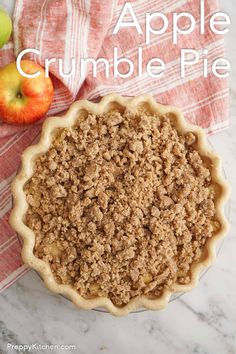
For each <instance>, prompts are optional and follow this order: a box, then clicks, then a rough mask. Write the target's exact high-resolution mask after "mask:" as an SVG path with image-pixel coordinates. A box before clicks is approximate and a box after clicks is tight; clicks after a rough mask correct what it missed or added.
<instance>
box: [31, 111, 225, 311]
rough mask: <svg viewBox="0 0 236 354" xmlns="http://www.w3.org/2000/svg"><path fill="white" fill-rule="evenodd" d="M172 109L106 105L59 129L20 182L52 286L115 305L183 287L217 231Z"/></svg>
mask: <svg viewBox="0 0 236 354" xmlns="http://www.w3.org/2000/svg"><path fill="white" fill-rule="evenodd" d="M196 140H197V138H196V136H195V135H194V134H193V133H191V132H189V133H187V134H186V135H185V136H181V135H180V134H179V133H178V132H177V130H176V128H175V127H174V125H173V123H172V119H171V116H169V115H168V114H166V115H163V116H158V115H152V114H150V113H146V112H141V111H139V112H131V111H128V110H126V111H125V112H123V113H119V112H118V111H113V112H111V113H106V114H104V115H100V116H99V115H93V114H89V115H88V116H87V117H85V118H83V119H82V120H80V122H78V125H77V126H75V127H72V128H67V129H64V128H63V129H58V131H57V135H56V137H55V139H54V141H53V144H52V147H51V148H50V150H49V151H48V152H47V153H45V154H43V155H41V156H40V157H39V158H37V160H36V162H35V173H34V175H33V177H32V178H31V180H30V181H29V182H28V183H27V185H26V186H25V192H26V195H27V201H28V204H29V208H28V211H27V213H26V215H25V223H26V225H27V226H28V227H30V228H31V229H32V230H33V231H34V232H35V235H36V244H35V249H34V253H35V255H36V256H37V257H38V258H40V259H42V260H44V261H46V262H48V263H49V264H50V266H51V269H52V272H53V275H54V277H55V279H56V281H57V282H58V283H61V284H70V285H72V286H73V287H74V288H75V289H77V291H78V292H79V293H80V294H81V295H82V296H83V297H84V298H92V297H94V296H106V297H109V298H110V299H111V301H112V302H113V303H114V304H115V305H117V306H122V305H124V304H127V303H128V302H129V301H130V299H132V298H134V297H136V296H139V295H142V294H146V295H150V297H159V296H160V295H161V294H162V293H163V291H164V290H165V289H171V287H172V286H173V284H174V283H176V282H177V283H180V284H188V283H189V282H190V280H191V265H192V264H193V263H194V262H197V261H199V259H200V257H201V255H202V250H203V248H204V245H205V243H206V241H207V239H208V238H210V237H212V236H213V235H214V233H215V232H216V231H217V230H218V229H219V228H220V224H219V222H218V221H217V220H216V217H215V203H214V199H215V194H216V191H215V187H214V184H213V183H212V180H211V173H210V166H207V164H206V162H204V160H203V158H202V157H201V156H200V154H199V153H198V152H197V150H196V149H197V148H196V144H195V143H196Z"/></svg>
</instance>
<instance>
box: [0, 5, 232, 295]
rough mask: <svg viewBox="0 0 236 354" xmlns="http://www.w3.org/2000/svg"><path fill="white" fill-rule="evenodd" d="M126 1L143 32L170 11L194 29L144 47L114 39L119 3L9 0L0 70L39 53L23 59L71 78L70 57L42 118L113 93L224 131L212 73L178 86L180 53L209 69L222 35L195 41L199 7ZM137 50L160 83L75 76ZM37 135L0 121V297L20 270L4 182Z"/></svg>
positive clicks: (123, 33) (134, 40)
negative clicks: (189, 52) (186, 51)
mask: <svg viewBox="0 0 236 354" xmlns="http://www.w3.org/2000/svg"><path fill="white" fill-rule="evenodd" d="M130 2H131V4H132V6H133V9H134V12H135V14H136V16H137V18H138V20H139V23H140V25H141V27H142V29H143V30H144V27H145V14H146V13H147V12H156V11H161V12H163V13H164V14H166V15H167V16H168V19H169V21H170V23H171V17H172V13H173V12H190V13H191V14H193V16H194V17H195V18H196V26H197V28H196V30H195V31H194V33H192V34H191V35H189V36H181V41H179V43H178V45H173V43H172V33H171V24H170V26H169V29H168V31H167V32H166V33H165V34H163V35H159V36H153V37H152V39H151V43H150V44H149V45H146V44H145V36H142V35H139V34H137V32H136V30H135V29H129V30H126V29H122V30H120V31H119V33H118V34H116V35H114V34H113V29H114V26H115V24H116V22H117V20H118V18H119V15H120V13H121V10H122V7H123V5H124V3H125V0H109V1H108V0H43V1H42V0H34V1H32V0H16V4H15V10H14V15H13V17H14V38H13V40H12V41H10V42H9V43H8V44H7V45H6V46H5V47H4V48H3V49H1V50H0V66H3V65H5V64H7V63H9V62H11V61H13V60H14V57H15V56H16V55H17V54H18V53H19V52H21V51H22V50H23V49H25V48H36V49H38V50H39V51H40V55H39V56H37V57H34V56H29V57H28V58H30V59H33V60H36V61H38V62H39V63H40V64H41V65H44V60H45V59H46V58H57V59H59V58H62V59H63V62H64V65H65V72H69V71H70V68H71V59H72V58H75V59H76V77H74V78H73V77H66V78H61V77H60V75H59V72H58V65H57V63H53V64H52V65H51V71H50V72H51V74H52V78H53V82H54V87H55V97H54V102H53V104H52V106H51V109H50V111H49V115H54V114H57V113H59V112H62V111H64V110H65V109H67V108H68V106H69V105H70V104H71V103H72V102H73V101H74V100H75V99H80V98H88V99H91V100H93V99H97V98H98V97H100V96H104V95H105V94H107V93H109V92H114V91H116V92H119V93H121V94H123V95H128V96H131V95H137V94H140V93H144V92H149V93H151V94H153V96H154V97H155V99H156V100H157V101H158V102H160V103H163V104H173V105H176V106H178V107H179V108H180V109H181V110H182V111H183V112H184V113H185V116H186V118H187V119H188V120H189V121H191V122H192V123H195V124H198V125H200V126H202V127H203V128H204V129H205V130H206V132H207V133H209V134H211V133H215V132H217V131H221V130H223V129H225V128H226V127H227V126H228V85H227V80H226V79H218V78H216V77H215V76H213V74H212V73H211V72H210V74H209V76H208V78H207V79H203V77H202V67H201V65H202V64H201V63H199V64H196V65H195V66H192V67H191V68H189V70H188V72H187V75H186V77H185V78H184V79H181V78H180V69H179V68H180V59H179V54H180V48H196V49H197V50H198V51H199V52H201V51H202V49H203V48H206V49H208V50H209V55H208V59H209V63H211V62H212V61H213V60H214V59H216V58H218V57H222V56H224V45H223V39H222V36H219V35H214V34H213V33H211V32H210V31H209V30H206V33H205V35H204V36H200V35H199V26H200V21H199V5H200V0H197V1H196V0H166V1H163V0H137V1H130ZM217 10H218V4H217V1H216V0H206V1H205V21H206V22H207V21H209V18H210V16H211V15H212V14H214V13H215V12H216V11H217ZM127 20H128V18H127ZM144 32H145V31H144ZM138 46H141V47H142V51H143V63H144V67H145V63H147V62H148V61H149V60H150V59H151V58H153V57H160V58H161V59H162V60H163V61H164V62H165V63H166V71H165V75H164V76H163V77H161V78H158V79H157V78H151V77H149V76H148V75H147V73H146V72H145V70H144V72H143V75H142V76H141V77H137V72H136V71H135V72H134V75H133V76H132V77H131V78H128V79H124V78H114V77H113V76H112V75H110V77H109V78H106V77H105V73H104V66H103V65H102V64H101V65H100V66H99V67H98V71H97V77H96V79H94V78H93V76H92V72H91V71H89V70H88V72H87V75H86V77H85V78H82V77H81V75H80V70H79V63H80V59H81V58H87V57H92V58H95V59H96V58H98V57H103V58H106V59H108V60H109V65H110V69H111V70H112V68H113V65H114V63H113V49H114V47H117V49H118V53H119V56H120V57H123V56H124V57H128V58H129V59H131V60H132V61H134V62H135V61H136V60H137V53H138V51H137V47H138ZM121 68H122V65H121ZM123 69H125V67H124V68H123ZM39 132H40V123H39V124H36V125H33V126H29V127H17V126H9V125H7V124H4V123H1V122H0V254H1V257H0V291H1V290H3V289H5V288H6V287H7V286H9V285H10V284H12V283H13V282H14V281H15V280H16V279H17V278H18V277H19V276H20V275H22V274H23V273H24V272H26V271H27V267H25V266H23V265H22V262H21V258H20V243H19V240H18V238H17V235H16V234H15V232H14V231H13V230H12V229H11V228H10V226H9V224H8V218H9V213H10V209H11V204H12V200H11V192H10V183H11V181H12V179H13V178H14V176H15V174H16V171H17V169H18V167H19V164H20V155H21V152H22V151H23V150H24V149H25V148H26V147H27V146H28V145H30V144H32V143H33V142H34V141H36V140H37V138H38V135H39Z"/></svg>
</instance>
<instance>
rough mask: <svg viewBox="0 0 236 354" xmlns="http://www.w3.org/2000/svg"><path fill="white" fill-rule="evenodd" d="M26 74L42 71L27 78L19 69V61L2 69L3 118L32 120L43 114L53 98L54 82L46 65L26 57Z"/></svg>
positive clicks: (0, 96) (0, 99)
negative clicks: (46, 74) (46, 73)
mask: <svg viewBox="0 0 236 354" xmlns="http://www.w3.org/2000/svg"><path fill="white" fill-rule="evenodd" d="M21 68H22V70H23V71H24V72H25V73H26V74H35V73H36V72H37V71H39V72H40V75H39V76H38V77H36V78H26V77H24V76H22V75H21V74H20V73H19V71H18V70H17V67H16V63H15V62H14V63H11V64H9V65H6V66H5V67H3V68H1V69H0V119H2V120H3V121H4V122H6V123H10V124H29V123H33V122H36V121H37V120H39V119H40V118H42V117H43V116H44V115H45V113H46V112H47V111H48V109H49V107H50V105H51V103H52V99H53V92H54V90H53V84H52V81H51V79H50V78H47V77H45V71H44V69H43V68H42V67H41V66H40V65H38V64H36V63H35V62H33V61H31V60H22V61H21Z"/></svg>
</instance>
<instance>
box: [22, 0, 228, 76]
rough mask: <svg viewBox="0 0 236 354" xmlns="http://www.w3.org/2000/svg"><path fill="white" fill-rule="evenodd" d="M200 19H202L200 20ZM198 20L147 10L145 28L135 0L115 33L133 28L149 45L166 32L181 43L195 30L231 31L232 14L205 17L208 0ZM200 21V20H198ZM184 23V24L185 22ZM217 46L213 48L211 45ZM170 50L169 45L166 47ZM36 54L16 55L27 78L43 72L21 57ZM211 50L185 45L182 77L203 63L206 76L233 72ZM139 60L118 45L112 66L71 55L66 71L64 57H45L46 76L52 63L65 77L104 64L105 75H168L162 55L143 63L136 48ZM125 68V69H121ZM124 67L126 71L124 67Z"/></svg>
mask: <svg viewBox="0 0 236 354" xmlns="http://www.w3.org/2000/svg"><path fill="white" fill-rule="evenodd" d="M199 19H200V20H199ZM199 19H198V20H197V19H195V18H194V16H193V15H192V14H191V13H188V12H180V13H176V12H174V13H173V14H172V16H171V20H170V19H169V18H168V16H167V15H166V14H164V13H162V12H154V13H147V14H146V16H145V30H143V29H142V27H141V25H140V23H139V20H138V18H137V16H136V14H135V11H134V9H133V7H132V3H130V2H127V3H125V5H124V6H123V9H122V11H121V14H120V16H119V18H118V21H117V23H116V25H115V27H114V30H113V34H118V33H119V31H121V30H127V31H128V30H129V29H131V28H132V29H134V30H135V31H137V34H138V35H139V36H145V42H146V45H149V44H150V43H151V40H152V39H153V37H154V36H160V35H163V34H165V33H167V32H170V26H171V33H172V42H173V45H176V46H177V45H178V44H179V41H180V40H181V37H183V36H189V35H190V34H193V33H194V31H198V35H200V36H204V35H205V33H206V31H211V32H212V33H213V34H216V35H218V36H223V35H225V34H226V33H228V32H229V26H230V24H231V21H230V17H229V16H228V15H227V14H226V13H224V12H216V13H214V14H212V16H210V17H209V16H208V18H206V17H205V1H204V0H201V1H200V2H199ZM199 21H200V23H199ZM183 23H184V25H183ZM212 49H214V48H212ZM166 50H167V51H168V48H166ZM29 53H31V54H32V53H33V54H35V55H36V56H40V55H41V53H40V51H39V50H37V49H32V48H30V49H25V50H23V51H22V52H21V53H20V54H19V55H18V57H17V61H16V64H17V69H18V71H19V73H20V74H21V75H22V76H24V77H26V78H35V77H38V76H39V75H41V74H40V72H36V73H34V74H27V73H25V72H24V71H23V69H22V67H21V60H22V59H23V57H24V56H25V55H26V54H29ZM209 56H210V50H209V49H207V48H205V49H201V50H197V49H195V48H182V49H181V50H180V58H179V62H180V76H181V78H184V77H185V76H186V75H187V72H188V69H189V68H191V67H192V66H194V65H200V68H201V70H202V75H203V77H204V78H207V77H208V75H209V73H213V75H214V76H216V77H218V78H225V77H227V76H228V75H229V72H230V68H231V67H230V63H229V61H228V60H227V59H226V58H224V57H219V58H216V59H214V60H213V61H210V59H208V57H209ZM136 57H137V60H136V61H135V62H134V61H132V60H131V59H130V58H127V57H121V56H120V54H119V51H118V48H117V47H114V51H113V65H112V68H111V66H110V65H109V60H108V59H106V58H98V59H94V58H81V60H80V62H79V63H78V62H77V61H76V59H75V58H71V65H70V72H65V70H64V62H63V60H62V59H58V58H49V59H45V62H44V67H45V76H46V77H49V73H50V65H52V63H57V64H58V69H59V75H60V76H61V77H62V78H68V77H75V76H76V72H77V71H78V70H79V72H80V76H81V77H82V78H85V77H86V76H87V72H88V70H89V69H90V68H91V69H92V73H93V77H97V72H98V67H99V66H100V65H103V66H104V74H105V77H106V78H109V77H110V76H113V77H115V78H119V77H120V78H129V77H131V76H132V75H134V72H137V76H138V77H141V76H143V74H144V73H147V75H149V76H150V77H153V78H159V77H162V76H163V75H164V74H165V70H166V63H165V61H164V60H163V58H161V56H160V57H154V58H151V59H150V60H149V61H148V62H147V63H145V67H144V62H143V48H142V47H137V56H136ZM121 68H122V70H120V69H121ZM124 69H125V70H124Z"/></svg>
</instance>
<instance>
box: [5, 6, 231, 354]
mask: <svg viewBox="0 0 236 354" xmlns="http://www.w3.org/2000/svg"><path fill="white" fill-rule="evenodd" d="M5 2H6V3H7V5H8V6H9V7H10V2H9V0H7V1H5ZM221 2H222V8H223V9H224V10H225V11H226V12H227V13H229V14H230V15H231V18H232V26H231V31H230V33H229V34H228V35H227V36H226V47H227V57H228V58H229V59H230V60H231V63H232V72H231V81H230V96H231V126H230V129H229V130H228V131H226V132H224V133H220V134H218V135H216V136H214V137H211V138H210V141H211V142H212V143H213V145H214V147H215V149H216V150H217V151H218V152H219V153H220V154H221V156H222V157H223V161H224V166H225V170H226V174H227V176H228V179H229V181H230V182H231V185H232V189H233V190H232V198H231V217H230V219H231V231H230V233H229V235H228V237H227V238H226V240H225V242H224V245H223V248H222V250H221V252H220V254H219V256H218V258H217V260H216V262H215V264H214V266H213V267H212V268H211V269H210V270H209V271H208V273H207V274H206V275H205V277H204V278H203V279H202V280H201V282H200V284H199V286H198V287H197V288H196V289H195V290H193V291H192V292H191V293H189V294H185V295H184V296H183V297H182V298H181V299H178V300H176V301H174V302H172V303H171V304H170V305H169V306H168V308H167V309H166V310H164V311H161V312H149V311H148V312H144V313H138V314H131V315H129V316H128V317H126V318H114V317H112V316H110V315H107V314H103V313H98V312H95V311H89V312H86V311H78V310H77V309H75V308H74V306H73V305H72V304H70V303H69V302H68V301H67V300H65V299H63V298H62V297H60V296H55V295H53V294H51V293H50V292H49V291H48V290H46V289H45V287H44V286H43V284H42V282H41V280H40V279H39V278H38V276H37V275H36V274H35V273H34V272H32V271H31V272H29V273H28V274H26V275H25V276H24V277H23V278H21V279H20V280H18V281H17V282H16V283H15V284H14V285H12V286H11V287H10V288H9V289H8V290H6V291H5V292H4V293H2V294H1V295H0V353H1V354H5V353H16V351H14V350H12V351H7V350H6V345H7V343H12V344H23V343H24V344H31V343H41V344H46V343H47V344H51V343H53V344H74V345H76V347H77V350H76V353H81V354H97V353H104V354H105V353H111V354H120V353H123V354H131V353H135V354H143V353H145V354H154V353H155V354H159V353H160V354H175V353H181V354H235V353H236V256H235V253H236V237H235V231H236V209H235V208H236V203H235V202H236V192H235V191H236V189H235V187H236V65H235V62H236V50H235V43H236V5H235V0H222V1H221ZM0 5H1V1H0ZM41 352H44V353H50V351H48V350H47V351H41ZM52 352H53V353H62V352H63V351H59V350H53V351H52ZM69 352H71V353H73V351H69ZM31 353H40V351H38V350H32V351H31Z"/></svg>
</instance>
